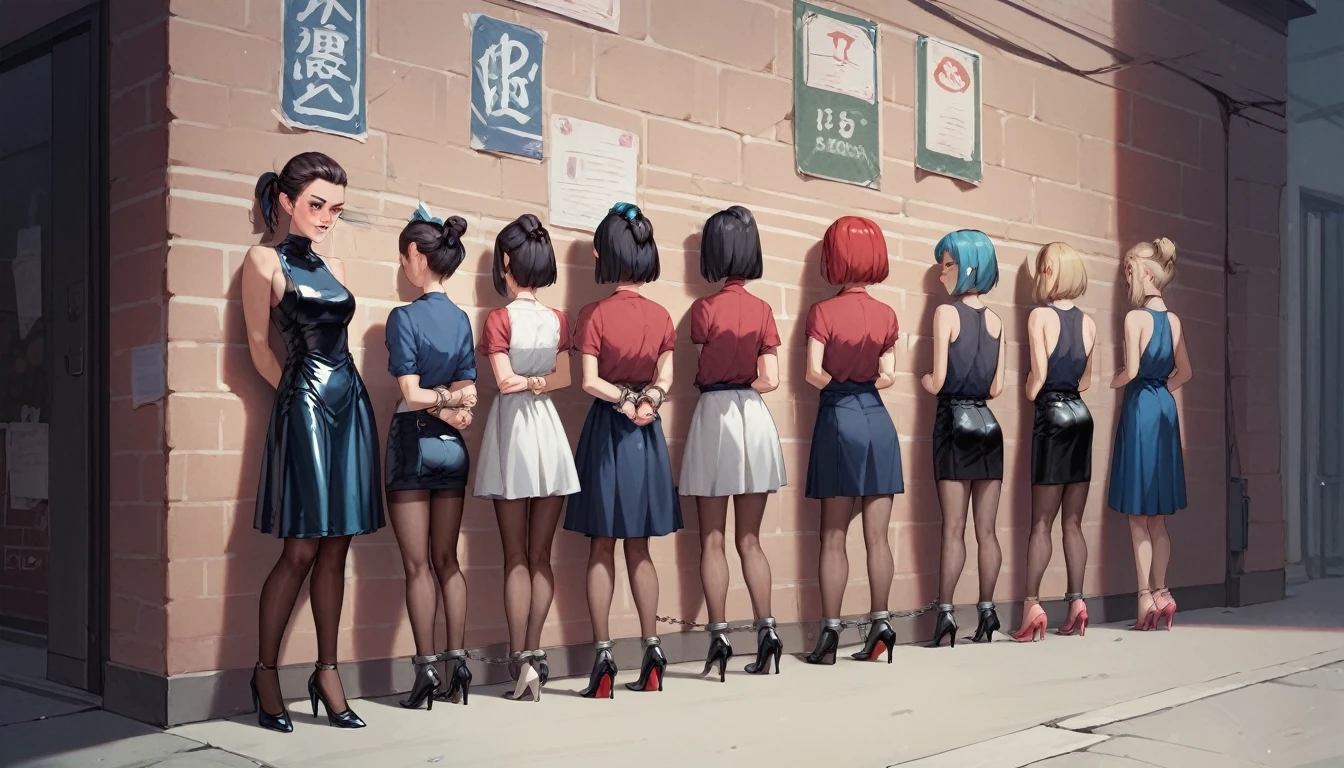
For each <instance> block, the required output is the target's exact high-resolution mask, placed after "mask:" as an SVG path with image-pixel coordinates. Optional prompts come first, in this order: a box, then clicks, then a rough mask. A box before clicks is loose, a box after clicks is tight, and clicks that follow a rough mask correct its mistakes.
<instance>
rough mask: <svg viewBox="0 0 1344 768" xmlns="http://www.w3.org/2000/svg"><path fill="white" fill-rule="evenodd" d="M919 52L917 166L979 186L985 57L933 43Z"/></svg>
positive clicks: (924, 43)
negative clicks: (981, 71) (982, 81)
mask: <svg viewBox="0 0 1344 768" xmlns="http://www.w3.org/2000/svg"><path fill="white" fill-rule="evenodd" d="M915 50H916V52H917V61H916V75H915V77H916V80H915V83H916V93H915V100H916V109H915V166H916V167H917V168H920V169H923V170H926V171H930V172H932V173H937V174H939V175H942V176H950V177H952V178H954V179H961V180H962V181H969V182H971V183H972V184H978V183H980V180H981V178H982V177H983V163H982V161H981V156H980V150H981V139H980V120H981V114H980V113H981V104H980V80H981V75H980V54H978V53H976V52H975V51H971V50H967V49H965V48H962V47H961V46H957V45H952V44H951V43H944V42H942V41H941V40H934V39H933V38H929V37H920V38H919V40H918V42H917V43H916V47H915Z"/></svg>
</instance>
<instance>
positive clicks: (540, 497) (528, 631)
mask: <svg viewBox="0 0 1344 768" xmlns="http://www.w3.org/2000/svg"><path fill="white" fill-rule="evenodd" d="M490 274H491V277H492V279H493V281H494V286H495V292H496V293H498V294H499V295H500V296H505V297H512V299H513V300H512V301H510V302H509V304H508V305H507V306H505V307H501V308H499V309H496V310H493V311H492V312H491V313H490V314H489V315H488V316H487V317H486V319H485V332H484V334H483V337H484V338H483V340H482V351H483V352H484V353H485V355H486V356H487V357H488V358H489V360H490V368H491V370H493V371H494V374H495V381H496V382H498V384H499V397H497V398H495V402H494V403H493V404H491V406H490V415H489V416H488V417H487V418H486V421H485V435H484V436H483V437H482V439H481V453H480V458H479V460H478V462H477V465H476V491H475V494H476V496H477V497H478V498H482V499H491V500H493V501H494V505H495V519H496V520H497V521H498V523H499V536H500V540H501V542H502V543H503V546H504V618H505V619H506V620H507V621H508V624H509V652H510V653H511V654H512V656H513V658H514V661H515V663H516V664H517V667H518V685H517V687H516V688H515V690H514V692H513V694H512V695H511V696H510V698H515V699H516V698H519V697H521V696H522V694H523V692H524V691H530V692H531V695H532V699H533V700H534V701H535V700H537V699H539V698H540V696H541V686H542V685H544V684H545V682H546V678H547V677H548V676H549V673H550V668H549V665H548V664H547V663H546V653H545V651H543V650H541V628H542V626H543V625H544V624H545V623H546V614H547V613H549V612H550V609H551V599H552V597H554V595H555V576H554V574H552V572H551V542H552V541H553V540H554V539H555V527H556V524H557V523H559V521H560V511H561V509H563V507H564V503H565V497H566V496H568V495H570V494H573V493H577V492H578V490H579V478H578V475H577V474H575V470H574V456H573V455H572V454H571V453H570V451H569V439H568V438H566V437H565V428H564V425H563V424H561V423H560V415H559V414H558V413H556V411H555V405H554V404H553V403H552V402H551V396H550V394H549V393H551V392H554V391H556V390H558V389H564V388H566V387H568V386H569V384H570V381H569V347H570V337H569V322H568V321H567V320H566V319H565V316H564V314H563V313H561V312H559V311H557V310H554V309H550V308H549V307H547V306H546V305H544V304H542V303H541V302H540V301H539V300H538V299H537V294H536V292H537V289H538V288H545V287H546V286H548V285H552V284H554V283H555V278H556V266H555V250H554V249H553V248H552V247H551V236H550V233H548V232H547V231H546V228H545V227H543V226H541V222H540V221H538V220H537V217H536V216H533V215H532V214H530V213H525V214H523V215H522V216H519V217H518V218H517V219H515V220H514V221H513V222H511V223H510V224H509V225H508V226H507V227H504V229H503V230H502V231H500V233H499V236H498V237H496V238H495V255H494V262H493V265H492V266H491V268H490Z"/></svg>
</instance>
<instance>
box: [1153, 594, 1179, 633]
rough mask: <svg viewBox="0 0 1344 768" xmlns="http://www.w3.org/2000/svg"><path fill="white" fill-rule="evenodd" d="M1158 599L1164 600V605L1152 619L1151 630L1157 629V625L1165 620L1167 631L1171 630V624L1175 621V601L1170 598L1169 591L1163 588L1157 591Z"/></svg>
mask: <svg viewBox="0 0 1344 768" xmlns="http://www.w3.org/2000/svg"><path fill="white" fill-rule="evenodd" d="M1157 592H1158V595H1159V596H1160V597H1164V598H1166V605H1163V606H1162V607H1161V608H1160V609H1159V610H1158V612H1157V618H1155V619H1153V629H1157V628H1158V623H1159V621H1161V620H1162V619H1166V622H1167V629H1168V630H1170V629H1171V624H1172V622H1174V621H1176V600H1175V599H1173V598H1172V596H1171V590H1169V589H1167V588H1166V587H1163V588H1161V589H1159V590H1157Z"/></svg>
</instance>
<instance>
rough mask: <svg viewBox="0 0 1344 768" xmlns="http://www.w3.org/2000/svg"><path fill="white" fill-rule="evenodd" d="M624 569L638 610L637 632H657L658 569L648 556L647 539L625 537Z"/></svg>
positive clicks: (646, 635) (646, 634)
mask: <svg viewBox="0 0 1344 768" xmlns="http://www.w3.org/2000/svg"><path fill="white" fill-rule="evenodd" d="M621 547H622V548H623V549H624V550H625V571H626V573H627V574H629V576H630V591H631V592H633V593H634V596H635V610H636V611H638V612H639V633H640V635H642V636H643V637H654V636H655V635H657V634H658V571H657V570H656V569H654V567H653V558H652V557H650V556H649V540H648V539H625V540H624V541H623V543H622V544H621Z"/></svg>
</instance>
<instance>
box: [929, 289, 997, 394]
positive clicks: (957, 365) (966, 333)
mask: <svg viewBox="0 0 1344 768" xmlns="http://www.w3.org/2000/svg"><path fill="white" fill-rule="evenodd" d="M952 306H953V307H956V310H957V316H958V317H959V318H960V319H961V330H960V331H959V332H958V333H957V338H956V339H955V340H953V341H952V343H951V344H949V345H948V347H947V378H945V379H944V380H943V388H942V389H941V390H939V392H938V395H939V396H940V397H968V398H976V399H984V398H987V397H989V387H990V385H991V384H993V383H994V372H995V370H997V369H998V366H999V340H998V339H996V338H994V337H993V336H990V335H989V329H988V328H986V327H985V309H986V308H985V307H981V308H979V309H975V308H974V307H968V306H966V304H965V303H964V302H960V301H958V302H954V303H953V304H952Z"/></svg>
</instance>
